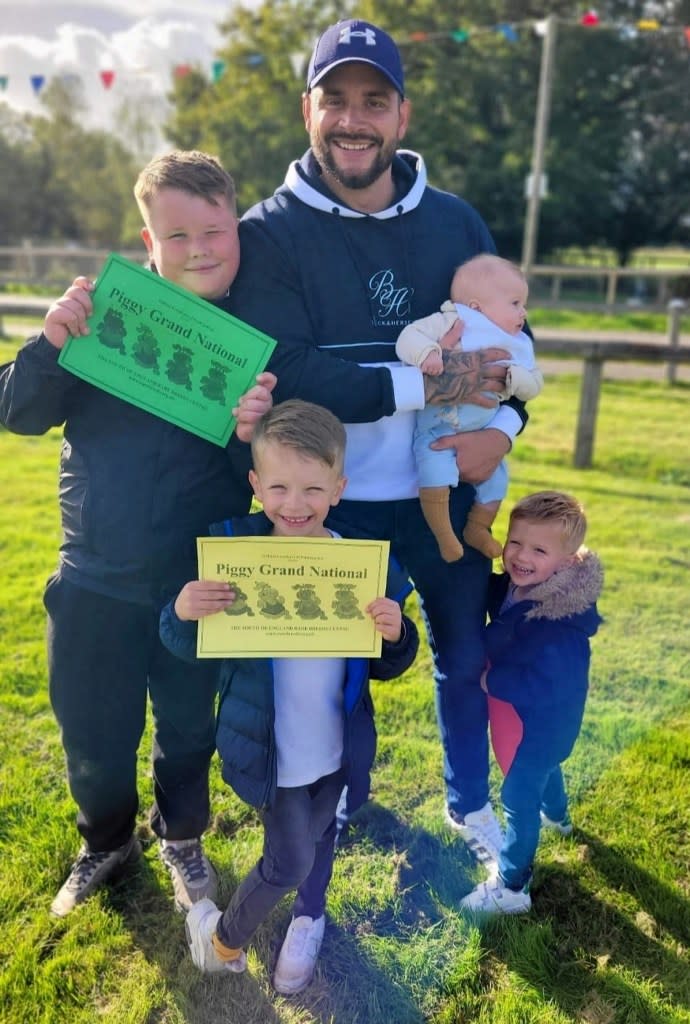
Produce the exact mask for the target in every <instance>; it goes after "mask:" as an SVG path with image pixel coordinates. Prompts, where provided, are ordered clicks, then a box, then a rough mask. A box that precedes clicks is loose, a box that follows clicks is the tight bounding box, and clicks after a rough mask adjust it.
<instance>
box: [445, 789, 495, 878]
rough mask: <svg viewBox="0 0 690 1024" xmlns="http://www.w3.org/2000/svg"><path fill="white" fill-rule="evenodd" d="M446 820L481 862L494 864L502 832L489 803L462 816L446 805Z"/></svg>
mask: <svg viewBox="0 0 690 1024" xmlns="http://www.w3.org/2000/svg"><path fill="white" fill-rule="evenodd" d="M446 821H447V822H448V824H449V825H450V827H451V828H453V829H455V831H456V832H459V833H460V835H461V836H462V838H463V839H464V840H465V842H466V844H467V846H468V847H469V848H470V850H471V851H472V853H473V854H474V855H475V857H476V858H477V860H478V861H480V862H481V863H482V864H487V865H491V864H495V863H497V862H498V855H499V853H500V851H501V847H502V846H503V832H502V830H501V826H500V825H499V823H498V818H497V817H496V815H495V814H494V812H493V808H492V806H491V804H490V803H486V804H484V806H483V807H482V808H481V809H480V810H478V811H470V813H469V814H466V815H465V817H464V818H462V817H461V816H460V815H459V814H458V813H457V812H456V811H451V810H450V808H449V807H446Z"/></svg>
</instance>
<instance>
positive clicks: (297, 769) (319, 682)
mask: <svg viewBox="0 0 690 1024" xmlns="http://www.w3.org/2000/svg"><path fill="white" fill-rule="evenodd" d="M344 682H345V658H276V659H275V661H274V662H273V688H274V695H275V696H274V700H275V736H276V750H277V755H278V785H279V786H307V785H308V784H309V783H310V782H316V780H317V779H320V778H321V777H322V776H324V775H331V774H332V772H335V771H337V770H338V768H340V766H341V764H342V760H343V684H344Z"/></svg>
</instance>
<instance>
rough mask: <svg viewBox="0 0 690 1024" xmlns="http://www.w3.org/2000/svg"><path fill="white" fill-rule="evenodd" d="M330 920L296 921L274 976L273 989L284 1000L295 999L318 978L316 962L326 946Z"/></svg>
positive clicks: (306, 918) (286, 940) (283, 946)
mask: <svg viewBox="0 0 690 1024" xmlns="http://www.w3.org/2000/svg"><path fill="white" fill-rule="evenodd" d="M325 927H326V918H325V917H324V915H323V914H322V915H321V917H317V918H316V920H314V919H313V918H311V917H293V919H292V921H291V922H290V927H289V928H288V930H287V934H286V935H285V939H284V941H283V945H282V947H281V950H280V954H279V956H278V962H277V963H276V966H275V971H274V972H273V988H274V989H275V990H276V992H280V993H281V995H284V996H293V995H295V994H296V993H297V992H301V991H302V989H303V988H306V987H307V985H308V984H309V982H310V981H311V979H312V978H313V977H314V969H315V967H316V960H317V958H318V955H319V950H320V949H321V943H322V942H323V933H324V929H325Z"/></svg>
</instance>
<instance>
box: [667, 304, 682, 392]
mask: <svg viewBox="0 0 690 1024" xmlns="http://www.w3.org/2000/svg"><path fill="white" fill-rule="evenodd" d="M684 309H685V303H684V302H683V300H682V299H671V301H670V302H669V304H668V327H667V333H668V343H669V345H670V346H671V348H678V345H679V344H680V315H681V313H682V311H683V310H684ZM677 369H678V364H677V363H676V362H675V360H673V359H670V360H669V362H668V363H667V364H666V380H667V382H668V383H669V384H675V383H676V371H677Z"/></svg>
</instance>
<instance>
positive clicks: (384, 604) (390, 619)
mask: <svg viewBox="0 0 690 1024" xmlns="http://www.w3.org/2000/svg"><path fill="white" fill-rule="evenodd" d="M364 610H365V611H366V613H367V614H368V615H371V617H372V619H373V620H374V625H375V626H376V631H377V633H380V634H381V636H382V637H383V639H384V640H388V641H390V643H392V644H397V642H398V640H399V639H400V635H401V633H402V610H401V608H400V605H399V604H398V602H397V601H393V600H391V598H390V597H377V598H376V600H375V601H372V602H371V604H368V605H367V607H366V608H365V609H364Z"/></svg>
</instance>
